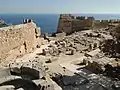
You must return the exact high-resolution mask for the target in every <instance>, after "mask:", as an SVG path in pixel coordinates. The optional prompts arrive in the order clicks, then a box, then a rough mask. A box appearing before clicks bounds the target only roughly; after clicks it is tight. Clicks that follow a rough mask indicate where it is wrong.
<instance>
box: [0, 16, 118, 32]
mask: <svg viewBox="0 0 120 90" xmlns="http://www.w3.org/2000/svg"><path fill="white" fill-rule="evenodd" d="M74 15H76V16H77V15H79V16H94V17H95V19H100V20H101V19H104V20H105V19H120V14H74ZM0 18H2V19H3V20H4V21H5V22H6V23H8V24H21V23H22V21H23V19H33V20H34V22H35V23H36V24H37V26H39V27H41V32H42V34H43V33H54V32H56V30H57V26H58V19H59V14H0Z"/></svg>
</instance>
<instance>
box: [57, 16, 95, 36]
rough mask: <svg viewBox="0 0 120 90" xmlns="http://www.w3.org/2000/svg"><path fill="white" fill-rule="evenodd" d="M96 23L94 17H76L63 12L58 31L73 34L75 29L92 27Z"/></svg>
mask: <svg viewBox="0 0 120 90" xmlns="http://www.w3.org/2000/svg"><path fill="white" fill-rule="evenodd" d="M93 25H94V18H93V17H87V18H86V17H84V16H81V17H79V16H78V17H75V16H72V15H71V14H61V15H60V18H59V23H58V30H57V32H58V33H61V32H65V33H67V34H71V33H72V32H74V31H81V30H86V29H91V28H92V27H93Z"/></svg>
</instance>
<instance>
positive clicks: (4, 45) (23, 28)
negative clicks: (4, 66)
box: [0, 21, 41, 60]
mask: <svg viewBox="0 0 120 90" xmlns="http://www.w3.org/2000/svg"><path fill="white" fill-rule="evenodd" d="M38 41H39V43H38ZM40 45H41V42H40V28H38V27H37V26H36V24H35V23H34V22H32V21H30V22H27V23H25V24H20V25H12V26H8V27H3V28H0V47H1V48H0V60H3V59H5V58H16V57H19V56H22V55H24V54H25V53H29V52H31V51H32V50H34V49H35V48H36V47H38V46H40Z"/></svg>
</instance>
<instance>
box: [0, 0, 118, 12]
mask: <svg viewBox="0 0 120 90" xmlns="http://www.w3.org/2000/svg"><path fill="white" fill-rule="evenodd" d="M0 13H120V0H0Z"/></svg>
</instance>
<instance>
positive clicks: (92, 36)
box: [1, 29, 120, 90]
mask: <svg viewBox="0 0 120 90" xmlns="http://www.w3.org/2000/svg"><path fill="white" fill-rule="evenodd" d="M108 39H113V37H112V36H111V35H110V33H109V32H108V31H106V30H105V29H101V30H98V31H97V30H95V31H94V30H86V31H80V32H75V33H73V34H72V35H69V36H64V37H63V36H62V38H60V37H59V36H56V37H46V40H44V44H43V45H42V46H41V47H40V48H37V49H36V50H35V51H34V52H33V53H30V54H27V55H25V56H23V57H20V58H18V59H16V60H11V61H8V60H6V61H5V62H2V63H1V68H3V67H4V68H6V67H9V65H10V64H9V63H20V62H23V63H24V62H32V61H34V60H38V61H41V62H42V63H44V66H45V71H46V73H47V77H50V78H51V79H52V80H53V81H54V83H57V84H58V85H59V86H60V87H59V86H58V85H57V84H54V87H55V89H53V90H119V84H120V83H119V82H118V81H115V80H113V79H111V78H110V77H108V76H104V75H107V74H106V71H105V69H106V68H105V67H104V66H106V65H108V64H109V63H111V61H112V62H113V61H115V58H111V59H110V57H108V56H107V55H106V54H105V53H104V52H103V51H102V49H103V48H102V47H103V44H104V41H105V40H108ZM104 57H105V58H104ZM103 62H104V63H103ZM111 72H112V71H111ZM116 72H117V71H116ZM42 90H49V89H42Z"/></svg>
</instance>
